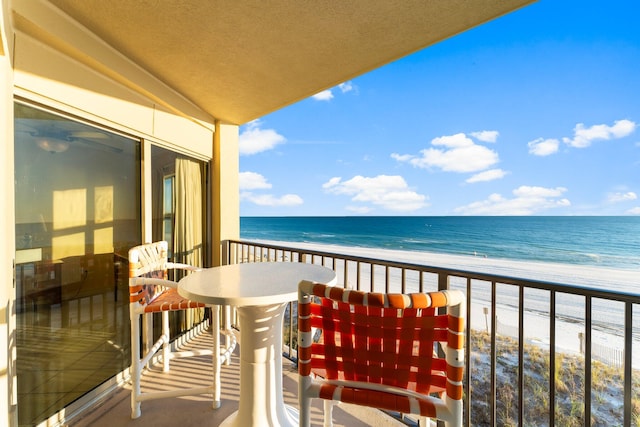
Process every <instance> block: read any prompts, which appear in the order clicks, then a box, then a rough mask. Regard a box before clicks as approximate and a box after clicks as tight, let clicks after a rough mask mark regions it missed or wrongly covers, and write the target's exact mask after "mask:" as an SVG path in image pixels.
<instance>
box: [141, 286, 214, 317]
mask: <svg viewBox="0 0 640 427" xmlns="http://www.w3.org/2000/svg"><path fill="white" fill-rule="evenodd" d="M204 306H205V305H204V304H202V303H199V302H196V301H191V300H190V299H187V298H183V297H182V296H180V294H178V292H177V291H176V290H175V289H167V290H165V291H164V292H163V293H161V294H160V295H158V297H157V298H156V299H154V300H153V301H152V302H150V303H149V304H147V305H146V306H145V308H144V311H145V313H155V312H160V311H171V310H184V309H187V308H200V307H204Z"/></svg>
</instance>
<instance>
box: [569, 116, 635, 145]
mask: <svg viewBox="0 0 640 427" xmlns="http://www.w3.org/2000/svg"><path fill="white" fill-rule="evenodd" d="M635 129H636V123H635V122H632V121H631V120H617V121H615V122H614V123H613V126H607V125H604V124H602V125H593V126H591V127H589V128H585V127H584V123H578V124H577V125H576V127H575V128H574V129H573V133H574V134H573V138H566V137H565V138H562V141H563V142H564V143H566V144H568V145H570V146H571V147H576V148H585V147H588V146H590V145H591V143H592V142H594V141H598V140H605V141H606V140H609V139H618V138H623V137H625V136H627V135H630V134H631V133H633V131H635Z"/></svg>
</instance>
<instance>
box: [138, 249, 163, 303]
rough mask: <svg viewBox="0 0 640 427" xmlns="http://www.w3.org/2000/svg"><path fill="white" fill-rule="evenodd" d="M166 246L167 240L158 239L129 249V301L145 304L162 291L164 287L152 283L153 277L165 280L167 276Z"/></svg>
mask: <svg viewBox="0 0 640 427" xmlns="http://www.w3.org/2000/svg"><path fill="white" fill-rule="evenodd" d="M168 248H169V245H168V244H167V242H165V241H160V242H154V243H147V244H144V245H140V246H136V247H133V248H131V249H129V301H130V302H131V303H138V304H140V305H145V304H148V303H149V302H151V301H153V299H154V298H156V297H157V296H158V295H159V294H161V293H162V291H163V290H164V288H163V287H162V286H160V285H158V284H157V283H153V282H154V280H153V279H161V280H167V278H168V273H167V269H168V265H169V263H168V258H167V254H168ZM147 279H151V280H147ZM155 282H157V281H155Z"/></svg>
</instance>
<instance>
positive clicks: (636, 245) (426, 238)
mask: <svg viewBox="0 0 640 427" xmlns="http://www.w3.org/2000/svg"><path fill="white" fill-rule="evenodd" d="M240 237H241V238H242V239H244V240H275V241H282V242H308V243H319V244H331V245H341V246H358V247H368V248H383V249H394V250H406V251H424V252H435V253H446V254H459V255H476V256H486V257H491V258H502V259H511V260H522V261H542V262H558V263H566V264H574V265H590V266H599V267H609V268H617V269H640V217H638V216H621V217H592V216H589V217H574V216H571V217H568V216H562V217H541V216H532V217H486V216H482V217H388V216H385V217H374V216H365V217H352V216H350V217H242V218H241V219H240Z"/></svg>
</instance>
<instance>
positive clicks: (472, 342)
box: [227, 241, 640, 426]
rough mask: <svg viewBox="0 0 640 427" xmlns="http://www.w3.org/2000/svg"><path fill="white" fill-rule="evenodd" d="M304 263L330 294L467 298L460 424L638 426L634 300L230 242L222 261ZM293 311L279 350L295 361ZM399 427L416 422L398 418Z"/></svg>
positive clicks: (639, 320) (638, 299)
mask: <svg viewBox="0 0 640 427" xmlns="http://www.w3.org/2000/svg"><path fill="white" fill-rule="evenodd" d="M264 261H277V262H306V263H313V264H319V265H324V266H326V267H329V268H331V269H333V270H334V271H336V273H337V276H338V286H344V287H348V288H352V289H359V290H364V291H375V292H416V291H433V290H441V289H461V290H463V291H464V292H465V293H466V296H467V316H468V317H467V319H466V322H467V324H466V331H467V333H466V349H467V351H466V363H465V369H466V375H465V378H466V380H465V419H466V425H468V426H471V425H473V426H478V425H490V426H496V425H501V426H508V425H514V426H515V425H518V426H523V425H547V426H554V425H563V426H573V425H575V426H591V425H623V426H631V425H632V424H633V425H638V424H639V422H640V398H639V396H638V390H639V387H640V376H639V375H638V367H639V366H640V362H639V361H640V357H639V356H640V353H639V352H638V351H637V350H638V343H639V335H638V330H639V326H640V313H638V309H639V307H640V295H637V294H630V293H624V292H616V291H611V290H605V289H594V288H589V287H579V286H573V285H569V284H562V283H551V282H544V281H537V280H530V279H526V278H514V277H506V276H499V275H493V274H486V273H478V272H470V271H462V270H454V269H449V268H438V267H434V266H426V265H417V264H409V263H403V262H395V261H389V260H381V259H373V258H364V257H358V256H350V255H345V254H337V253H330V252H322V251H316V250H308V249H300V248H293V247H288V246H277V245H268V244H260V243H255V242H247V241H230V242H229V243H228V247H227V262H228V263H243V262H264ZM293 313H295V306H294V304H293V303H292V304H291V306H290V309H289V310H288V318H286V319H285V329H284V331H285V332H284V334H285V337H284V341H283V342H284V343H285V348H284V349H283V352H284V353H285V355H286V356H287V357H290V358H291V359H293V360H295V358H296V353H295V348H296V324H295V323H296V321H295V318H293V319H292V314H293ZM398 416H399V418H400V419H401V420H402V421H404V422H405V423H407V424H410V425H411V424H414V425H415V423H416V422H415V420H413V419H412V418H408V417H403V416H401V415H398Z"/></svg>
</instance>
